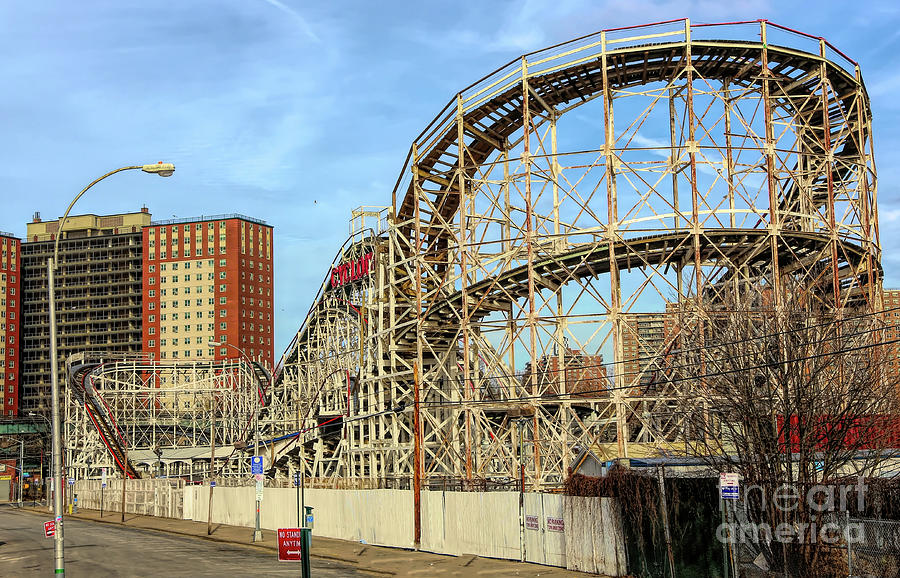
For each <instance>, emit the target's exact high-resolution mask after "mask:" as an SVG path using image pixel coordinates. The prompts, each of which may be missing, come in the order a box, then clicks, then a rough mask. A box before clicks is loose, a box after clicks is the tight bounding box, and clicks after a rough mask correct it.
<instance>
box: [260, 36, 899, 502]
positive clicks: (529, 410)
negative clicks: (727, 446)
mask: <svg viewBox="0 0 900 578" xmlns="http://www.w3.org/2000/svg"><path fill="white" fill-rule="evenodd" d="M875 181H876V174H875V167H874V163H873V144H872V135H871V111H870V107H869V101H868V97H867V95H866V89H865V86H864V84H863V81H862V77H861V74H860V71H859V68H858V66H857V65H856V63H855V62H853V61H852V60H850V59H849V58H847V57H846V56H844V55H843V54H842V53H841V52H840V51H838V50H837V49H835V48H834V47H832V46H831V45H830V44H829V43H828V42H826V41H825V40H824V39H821V38H816V37H812V36H809V35H806V34H803V33H799V32H796V31H792V30H789V29H787V28H784V27H781V26H778V25H775V24H773V23H769V22H766V21H754V22H746V23H733V24H723V25H692V24H691V23H690V22H689V21H687V20H678V21H673V22H666V23H660V24H654V25H649V26H643V27H636V28H627V29H616V30H607V31H602V32H599V33H597V34H592V35H590V36H586V37H583V38H579V39H577V40H573V41H571V42H567V43H564V44H560V45H558V46H554V47H551V48H548V49H545V50H541V51H538V52H534V53H531V54H527V55H525V56H523V57H521V58H520V59H518V60H515V61H513V62H510V63H509V64H507V65H506V66H504V67H502V68H500V69H499V70H497V71H495V72H493V73H492V74H490V75H489V76H487V77H485V78H483V79H481V80H480V81H478V82H476V83H475V84H473V85H472V86H470V87H469V88H467V89H465V90H463V91H462V92H460V93H459V94H457V95H456V97H455V98H454V99H453V100H452V101H451V102H450V103H449V104H448V105H447V106H446V107H445V108H444V109H443V110H442V111H441V112H440V113H439V114H438V116H437V117H436V118H435V120H434V121H433V122H432V123H431V124H430V125H429V126H428V127H427V128H426V129H425V130H424V131H423V132H422V133H421V134H420V135H419V136H418V137H417V138H416V139H415V141H414V142H413V144H412V148H411V150H410V154H409V156H408V158H407V160H406V163H405V165H404V167H403V170H402V173H401V177H400V178H399V179H398V182H397V184H396V186H395V188H394V191H393V196H392V200H391V206H390V207H389V208H387V209H386V210H385V211H384V212H382V213H379V212H378V211H377V210H368V211H367V210H361V211H359V212H358V213H357V214H355V215H354V219H353V221H352V222H353V227H352V230H351V236H350V238H349V240H348V242H347V243H346V244H345V246H344V247H343V248H342V249H341V251H340V252H339V254H338V256H337V258H336V259H335V262H334V268H335V269H336V270H337V272H336V273H335V275H332V272H328V274H327V276H326V280H325V282H324V283H323V285H322V288H321V290H320V292H319V295H318V297H317V299H316V301H315V303H314V304H313V306H312V307H311V309H310V312H309V315H308V317H307V319H306V321H305V322H304V325H303V326H302V327H301V329H300V331H299V332H298V334H297V337H296V339H295V341H294V343H293V344H292V346H291V348H290V349H289V350H288V352H287V354H286V357H285V360H284V365H283V368H282V370H281V371H280V372H279V373H278V381H277V384H276V388H275V391H274V392H273V400H272V405H271V406H270V413H269V414H268V417H267V431H268V433H269V434H270V437H278V436H281V435H287V434H290V433H292V432H301V433H300V434H298V436H294V437H289V438H286V439H285V440H280V441H279V444H280V445H278V446H277V451H275V452H274V454H273V455H275V457H276V461H277V463H278V465H279V466H280V467H282V468H284V470H285V471H290V470H293V469H295V468H298V467H302V468H305V469H306V473H307V475H308V476H309V477H310V478H313V479H314V480H317V481H319V482H321V483H323V484H331V485H341V484H343V485H346V484H355V485H360V486H365V485H371V486H377V485H386V484H393V483H399V484H405V483H407V482H405V480H410V479H411V478H412V477H413V476H414V474H416V472H417V471H421V476H422V478H423V479H424V482H425V483H426V484H430V485H435V484H437V485H440V484H448V483H449V484H460V485H463V486H468V487H476V486H478V485H480V484H489V483H494V484H498V485H503V484H512V483H515V481H516V480H518V479H519V478H520V476H524V478H525V479H526V483H527V485H528V486H530V487H534V488H538V487H549V486H553V485H556V484H558V483H559V482H560V481H561V480H562V479H563V478H564V477H565V475H566V472H567V470H568V468H569V467H571V466H572V460H573V459H574V457H575V456H576V455H577V454H578V452H579V451H583V450H586V449H591V450H592V451H594V452H595V453H597V454H599V455H601V456H605V457H607V458H608V459H611V458H623V457H639V456H649V455H661V454H665V453H666V452H677V451H678V448H679V447H680V442H679V436H680V434H681V431H682V429H681V423H680V418H679V415H678V413H677V412H676V411H673V407H674V406H675V403H676V402H677V400H678V399H679V397H680V396H685V395H689V394H690V392H689V391H687V387H688V386H687V385H686V384H684V383H666V382H665V381H656V382H655V381H654V379H648V376H647V375H646V371H650V369H647V370H646V371H644V370H641V371H628V372H626V371H624V370H622V367H623V366H624V363H625V362H626V361H628V360H631V359H633V358H635V357H637V356H638V351H640V355H642V356H647V355H648V354H647V350H648V347H649V346H650V345H651V344H652V346H653V348H654V351H655V353H653V354H652V355H651V356H650V357H655V358H656V360H657V361H658V359H660V358H663V357H664V356H665V355H667V354H668V352H669V351H670V349H671V347H672V338H671V337H670V336H667V335H663V336H662V337H660V336H656V337H654V339H653V340H652V342H651V341H647V340H645V341H646V342H642V339H644V337H643V336H642V335H639V334H638V333H637V332H638V330H637V325H635V324H633V323H630V322H629V319H632V318H634V319H637V318H638V317H630V316H633V315H634V314H637V313H642V312H657V313H659V314H660V315H666V314H669V313H671V314H672V315H674V312H675V311H677V310H679V304H682V303H685V302H697V301H699V300H697V297H698V296H700V295H702V296H703V297H705V298H710V297H711V298H713V299H714V298H715V295H716V293H717V292H720V291H722V290H723V288H724V287H727V286H730V285H732V286H733V285H735V284H741V283H752V284H755V285H757V286H758V285H760V284H762V285H770V286H772V287H778V286H780V285H781V284H782V283H784V282H785V281H786V280H787V279H788V278H790V279H791V282H792V283H795V284H796V285H797V286H800V287H803V288H804V290H805V291H808V293H809V297H810V298H811V299H817V300H821V301H822V302H825V303H828V304H831V305H832V306H835V307H847V306H854V307H856V306H861V305H868V306H871V307H872V308H873V309H875V308H877V306H878V301H879V299H880V290H881V289H880V287H881V273H880V247H879V236H878V219H877V209H876V190H875ZM366 219H368V221H366ZM370 254H371V255H372V257H367V255H370ZM363 262H365V263H366V265H362V264H361V263H363ZM626 337H630V339H626ZM635 342H637V343H639V344H642V345H640V346H639V347H638V348H637V349H633V346H632V345H628V346H627V347H628V349H626V345H625V344H626V343H631V344H633V343H635ZM646 361H647V363H646V364H643V365H641V366H640V367H645V368H652V367H658V363H656V362H654V360H653V359H648V360H646ZM417 387H418V393H419V395H418V398H419V403H418V404H416V402H415V400H416V397H417V396H416V395H415V389H416V388H417ZM416 407H418V411H415V408H416ZM416 415H418V418H419V421H420V426H419V427H420V432H421V438H420V442H417V440H416V437H417V436H416V435H415V433H414V432H415V429H416V428H415V427H414V424H415V423H417V420H416ZM417 447H419V448H421V449H420V451H421V453H420V458H421V461H420V463H421V466H417V465H416V463H417V461H418V460H416V453H417V452H416V448H417ZM522 470H524V472H523V471H522ZM397 480H399V481H397Z"/></svg>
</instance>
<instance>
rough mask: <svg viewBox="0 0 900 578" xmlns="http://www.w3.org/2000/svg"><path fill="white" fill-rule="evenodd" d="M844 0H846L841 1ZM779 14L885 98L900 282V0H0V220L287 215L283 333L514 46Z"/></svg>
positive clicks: (880, 108)
mask: <svg viewBox="0 0 900 578" xmlns="http://www.w3.org/2000/svg"><path fill="white" fill-rule="evenodd" d="M848 5H850V6H853V8H852V9H851V8H848ZM681 17H690V18H691V19H692V20H693V21H696V22H721V21H732V20H739V19H756V18H768V19H770V20H772V21H774V22H777V23H779V24H783V25H785V26H789V27H792V28H797V29H800V30H802V31H804V32H808V33H811V34H814V35H817V36H818V35H821V36H824V37H825V38H827V39H828V40H829V41H830V42H831V43H832V44H834V45H835V46H837V47H838V48H839V49H841V50H842V51H844V52H845V53H847V54H848V55H849V56H850V57H851V58H854V59H856V60H858V61H859V63H860V66H861V67H862V71H863V76H864V78H865V80H866V83H867V86H868V90H869V94H870V97H871V99H872V104H873V109H874V114H875V139H876V140H875V143H876V162H877V166H878V172H879V177H880V178H879V208H880V211H881V215H882V245H883V249H884V253H885V260H884V265H885V269H886V276H887V282H886V285H890V286H894V287H898V286H900V255H898V254H897V248H898V246H900V232H896V229H897V228H898V227H897V224H898V223H900V197H898V195H897V193H896V190H897V184H898V182H900V152H898V151H900V148H898V145H900V128H898V122H897V121H898V118H900V98H898V95H900V56H898V54H900V6H898V5H897V3H896V2H887V1H886V2H865V1H857V2H853V3H847V2H816V3H812V2H809V3H806V2H785V1H780V2H768V1H765V0H755V1H749V2H739V1H736V2H723V1H721V0H710V1H683V0H669V1H660V2H655V1H650V0H631V1H628V2H612V1H593V2H589V1H585V0H555V1H553V2H535V1H531V0H526V1H518V2H471V3H459V2H457V3H449V2H448V3H444V2H403V3H400V2H396V3H391V2H357V1H345V2H321V3H310V2H300V1H296V0H216V1H210V0H194V1H185V2H169V3H151V4H148V3H146V2H133V1H123V0H118V1H97V0H84V1H82V2H77V3H76V2H67V1H53V2H50V1H40V0H36V1H34V2H5V3H3V4H2V5H0V22H3V34H2V35H0V52H2V53H3V54H4V58H3V59H2V60H0V77H2V78H3V80H4V83H3V84H4V87H5V90H3V91H2V93H0V115H2V118H3V128H4V135H5V137H6V138H4V139H2V140H0V152H2V158H3V162H2V163H0V190H2V191H3V192H2V197H3V203H2V205H0V206H2V211H0V230H4V231H10V232H13V233H15V234H17V235H19V236H22V235H24V232H25V223H27V222H28V221H29V220H30V219H31V215H32V213H33V212H35V211H40V212H41V214H42V216H43V217H44V218H45V219H51V218H54V217H57V216H59V215H61V214H62V212H63V211H64V210H65V207H66V205H67V204H68V202H69V201H70V200H71V198H72V197H73V196H74V195H75V193H77V192H78V190H80V189H81V188H82V187H83V186H84V185H85V184H87V183H88V182H90V181H91V180H93V179H94V178H96V177H97V176H99V175H100V174H102V173H104V172H106V171H107V170H110V169H113V168H116V167H118V166H122V165H127V164H140V163H144V162H155V161H158V160H165V161H171V162H174V163H175V164H176V165H177V167H178V170H177V171H176V174H175V176H174V177H173V178H172V179H166V180H163V179H158V178H155V177H152V176H150V175H144V174H141V173H139V172H136V171H134V172H129V173H123V174H121V175H116V176H115V177H113V178H111V179H108V180H106V181H104V182H103V183H101V184H100V185H98V186H97V187H95V189H93V190H92V191H91V192H90V193H89V194H88V195H86V196H85V197H84V199H83V200H82V201H81V202H79V205H78V206H77V212H79V213H86V212H95V213H101V212H123V211H135V210H137V209H138V208H140V207H141V205H143V204H146V205H147V206H149V207H150V210H151V212H152V213H153V217H154V218H155V219H168V218H172V217H173V216H177V217H191V216H197V215H202V214H207V215H209V214H218V213H232V212H237V213H244V214H247V215H250V216H254V217H258V218H261V219H264V220H266V221H268V222H269V223H270V224H272V225H274V226H275V234H276V237H275V242H276V260H277V262H276V268H277V273H276V280H275V281H276V303H275V305H276V314H277V315H276V334H277V336H276V337H277V341H276V353H280V351H281V350H282V349H283V348H284V347H286V346H287V344H288V343H289V341H290V339H291V337H292V334H293V332H294V331H295V330H296V329H297V327H298V326H299V325H300V323H301V321H302V319H303V317H304V315H305V313H306V310H307V309H308V307H309V304H310V300H311V299H312V297H313V295H314V294H315V292H316V290H317V289H318V285H319V283H320V282H321V280H322V279H323V277H324V275H325V272H326V271H327V268H328V266H329V264H330V263H331V260H332V258H333V257H334V254H335V252H336V251H337V249H338V248H339V247H340V245H341V243H342V242H343V240H344V239H345V238H346V236H347V233H348V219H349V216H350V211H351V209H353V208H355V207H357V206H359V205H388V204H390V192H391V188H392V187H393V184H394V181H395V180H396V178H397V176H398V174H399V171H400V169H401V167H402V163H403V160H404V158H405V157H406V153H407V150H408V148H409V145H410V143H411V141H412V139H413V138H414V137H415V136H416V135H417V134H418V133H419V132H420V131H421V129H422V128H424V127H425V125H427V123H428V122H429V121H430V120H431V119H432V117H433V116H434V115H435V114H437V112H438V111H440V109H441V108H442V107H443V106H444V104H446V103H447V102H448V101H449V100H450V98H451V97H452V96H453V94H454V93H455V92H457V91H458V90H460V89H462V88H463V87H465V86H467V85H468V84H470V83H471V82H472V81H474V80H476V79H478V78H480V77H481V76H483V75H485V74H487V73H489V72H490V71H492V70H494V69H495V68H497V67H499V66H500V65H502V64H504V63H506V62H507V61H509V60H511V59H513V58H515V57H517V56H518V55H520V54H521V53H523V52H528V51H532V50H536V49H539V48H542V47H544V46H548V45H551V44H555V43H558V42H562V41H565V40H568V39H571V38H574V37H576V36H580V35H583V34H587V33H590V32H594V31H597V30H600V29H603V28H611V27H618V26H627V25H635V24H642V23H647V22H651V21H659V20H667V19H672V18H681Z"/></svg>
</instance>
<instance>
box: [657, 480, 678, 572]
mask: <svg viewBox="0 0 900 578" xmlns="http://www.w3.org/2000/svg"><path fill="white" fill-rule="evenodd" d="M656 477H657V480H658V481H659V507H660V511H661V512H662V522H663V532H664V533H665V538H666V555H667V557H668V559H669V575H670V576H672V578H675V555H674V553H673V552H672V534H671V532H670V530H669V505H668V501H667V500H666V476H665V474H664V473H663V466H659V467H658V468H657V469H656Z"/></svg>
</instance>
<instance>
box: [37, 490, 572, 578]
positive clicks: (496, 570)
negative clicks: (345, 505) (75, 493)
mask: <svg viewBox="0 0 900 578" xmlns="http://www.w3.org/2000/svg"><path fill="white" fill-rule="evenodd" d="M24 510H25V511H30V512H33V513H35V514H36V515H38V514H39V515H40V516H43V517H44V518H45V519H48V520H49V519H51V518H52V516H51V514H50V513H49V512H48V510H47V507H46V506H43V507H42V506H38V507H36V508H35V507H31V506H28V507H26V508H25V509H24ZM121 517H122V514H121V512H104V513H103V517H102V518H101V517H100V512H99V511H97V510H85V509H83V508H82V509H80V510H79V512H78V513H77V514H72V515H71V516H69V515H67V516H66V519H67V520H68V519H69V518H74V519H77V520H84V521H91V522H96V523H103V524H111V525H121V521H120V520H121ZM124 525H125V526H127V527H130V528H140V529H142V530H152V531H157V532H166V533H169V534H180V535H184V536H191V537H194V538H200V539H203V540H211V541H214V542H223V543H229V544H240V545H243V546H246V547H249V548H253V549H257V550H263V551H268V552H270V553H271V555H272V556H273V557H277V544H276V539H275V532H274V531H272V530H263V541H262V542H257V543H255V544H253V543H251V542H250V539H251V537H252V535H253V530H252V528H245V527H241V526H228V525H225V524H213V526H212V530H213V531H212V534H211V535H209V536H207V533H206V528H207V525H206V523H205V522H195V521H191V520H176V519H173V518H156V517H152V516H139V515H136V514H126V516H125V524H124ZM312 555H313V559H314V560H315V559H316V558H319V559H322V560H333V561H335V562H338V563H340V564H343V565H349V566H350V567H352V568H355V570H356V572H357V573H361V574H363V575H374V576H422V575H441V576H542V577H547V578H562V577H570V578H574V577H584V576H586V574H584V573H581V572H574V571H570V570H566V569H564V568H554V567H551V566H540V565H537V564H528V563H521V562H514V561H510V560H496V559H492V558H481V557H479V556H474V555H463V556H446V555H440V554H432V553H429V552H414V551H410V550H403V549H400V548H386V547H380V546H371V545H367V544H360V543H357V542H349V541H346V540H337V539H334V538H324V537H321V536H316V535H315V530H313V536H312ZM297 570H298V571H299V565H298V567H297Z"/></svg>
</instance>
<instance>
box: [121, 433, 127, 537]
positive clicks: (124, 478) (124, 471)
mask: <svg viewBox="0 0 900 578" xmlns="http://www.w3.org/2000/svg"><path fill="white" fill-rule="evenodd" d="M124 430H125V426H124V424H123V425H122V434H123V435H122V437H123V439H122V460H123V461H124V462H125V465H124V466H122V523H123V524H124V523H125V482H126V481H128V440H127V439H124V438H125V435H124V433H125V431H124Z"/></svg>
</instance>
